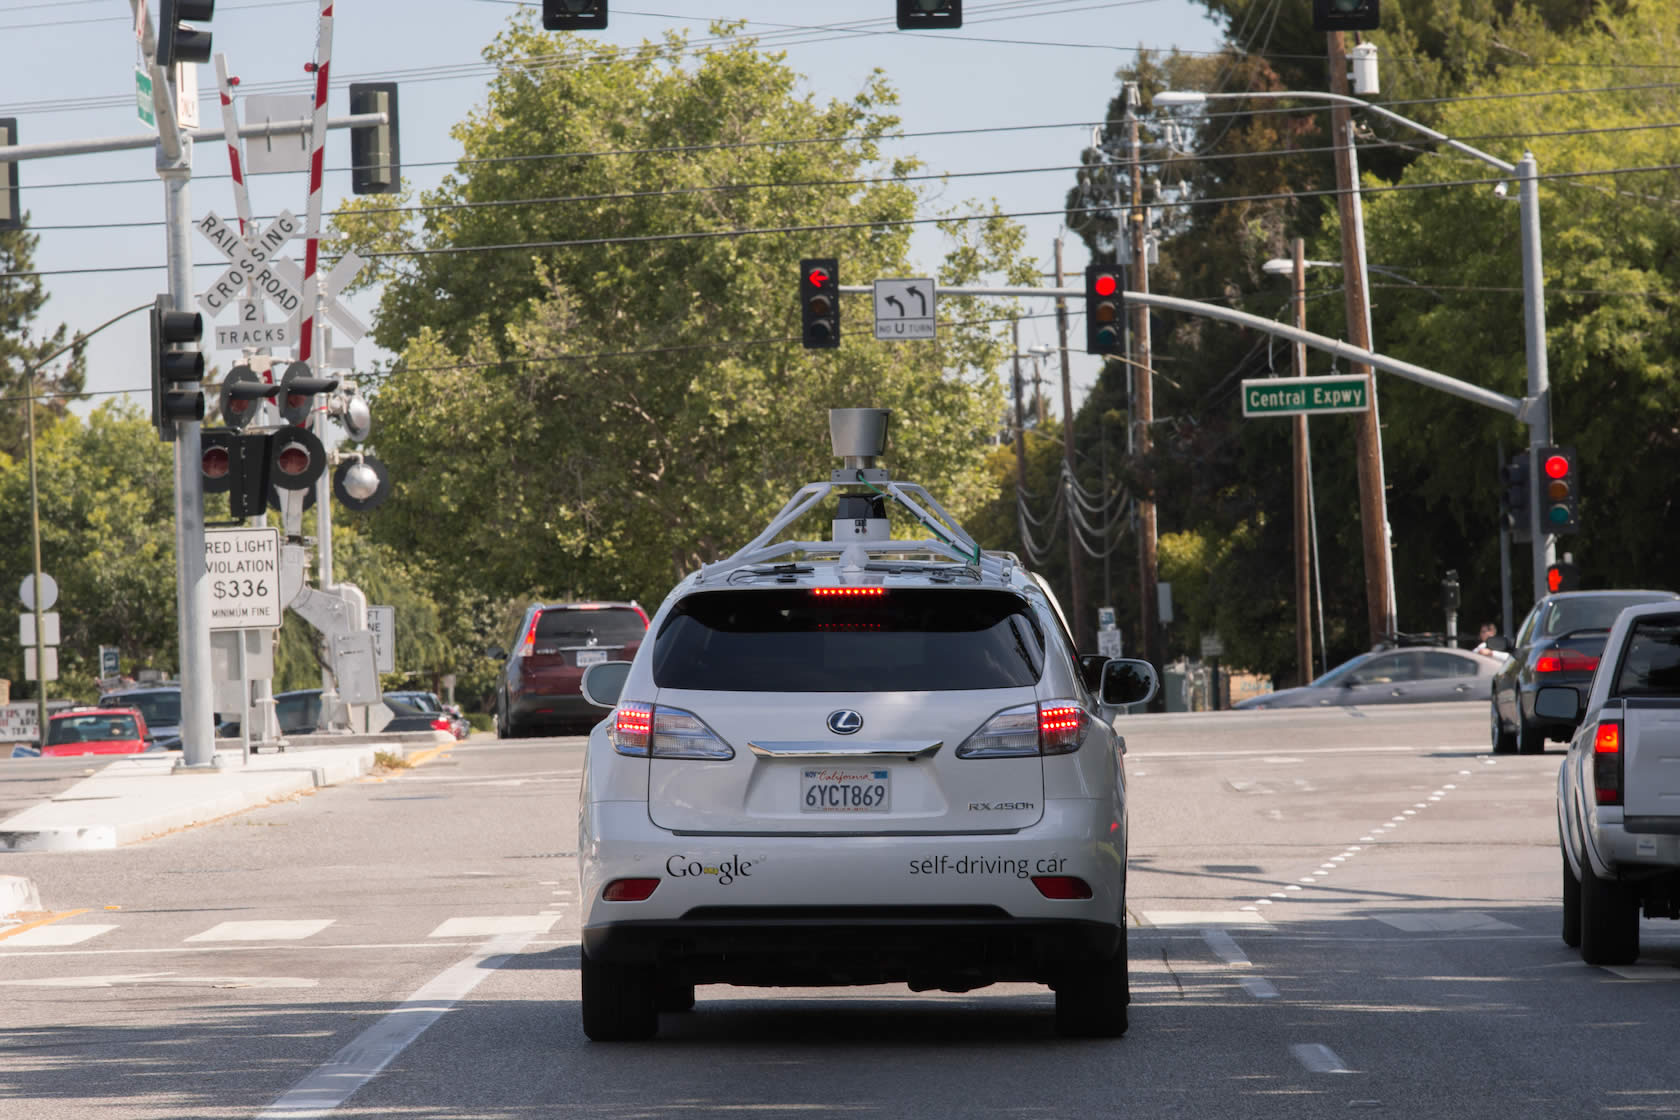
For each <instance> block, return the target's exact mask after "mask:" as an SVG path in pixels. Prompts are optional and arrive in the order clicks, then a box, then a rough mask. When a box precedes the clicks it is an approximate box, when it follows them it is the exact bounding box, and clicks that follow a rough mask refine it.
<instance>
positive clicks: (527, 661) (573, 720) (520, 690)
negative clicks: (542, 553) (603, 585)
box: [490, 602, 648, 739]
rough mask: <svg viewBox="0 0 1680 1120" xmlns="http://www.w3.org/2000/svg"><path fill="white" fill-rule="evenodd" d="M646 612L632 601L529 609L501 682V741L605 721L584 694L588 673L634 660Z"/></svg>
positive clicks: (498, 731)
mask: <svg viewBox="0 0 1680 1120" xmlns="http://www.w3.org/2000/svg"><path fill="white" fill-rule="evenodd" d="M647 625H648V616H647V612H646V611H644V610H642V608H641V607H640V606H639V605H637V604H636V603H634V602H630V603H549V604H537V605H535V606H531V607H527V608H526V610H525V614H524V617H522V618H521V619H520V620H519V630H518V632H517V634H516V635H515V636H514V640H513V650H512V652H511V653H509V652H507V651H504V650H501V649H492V650H491V651H490V655H491V656H492V657H505V658H506V659H507V665H506V666H505V667H504V668H503V669H502V675H501V679H500V681H498V683H497V685H496V734H497V735H499V736H500V737H502V738H504V739H518V738H521V737H523V736H526V735H535V734H538V733H539V732H540V731H542V730H554V731H562V730H566V731H569V730H573V729H580V728H582V727H587V726H589V725H592V724H595V723H598V722H600V719H601V712H600V709H598V708H596V707H595V706H594V705H592V704H590V703H589V701H587V700H585V699H584V698H583V693H582V692H581V691H579V686H580V682H581V681H582V680H583V671H584V670H585V669H587V668H588V667H589V666H591V665H595V664H598V663H600V662H603V661H629V660H630V659H631V658H633V657H635V656H636V651H637V650H638V649H640V648H641V647H642V638H643V637H644V636H645V635H646V634H647Z"/></svg>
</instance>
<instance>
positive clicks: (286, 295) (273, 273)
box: [198, 210, 303, 350]
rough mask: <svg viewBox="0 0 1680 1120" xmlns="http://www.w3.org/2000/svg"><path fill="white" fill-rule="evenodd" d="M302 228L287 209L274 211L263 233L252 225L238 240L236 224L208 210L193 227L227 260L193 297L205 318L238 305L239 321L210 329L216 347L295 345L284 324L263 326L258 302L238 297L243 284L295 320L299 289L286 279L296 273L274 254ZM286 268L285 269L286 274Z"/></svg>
mask: <svg viewBox="0 0 1680 1120" xmlns="http://www.w3.org/2000/svg"><path fill="white" fill-rule="evenodd" d="M302 229H303V223H302V222H301V221H300V220H299V219H298V217H297V215H295V214H293V213H292V212H291V211H290V210H282V211H280V213H279V215H278V216H276V217H275V219H274V220H273V221H272V222H270V223H268V225H267V227H265V228H263V229H258V228H257V227H256V225H255V224H254V223H253V224H252V226H251V229H250V234H249V236H244V237H242V236H240V233H239V229H238V227H237V226H230V225H228V224H227V223H226V222H224V221H222V219H221V218H219V217H217V216H216V212H215V211H213V210H212V211H211V212H210V213H208V214H206V215H205V216H204V219H203V220H202V221H200V222H199V223H198V232H200V233H202V234H203V235H204V236H205V237H206V238H207V239H209V241H210V244H212V245H214V246H215V247H216V248H217V249H218V250H220V252H221V254H222V256H224V257H226V258H227V259H228V268H227V271H226V272H224V273H222V274H221V275H220V276H218V277H216V279H214V280H212V281H211V282H210V286H209V287H208V288H206V289H205V290H204V292H203V293H202V294H201V295H200V296H199V297H198V305H199V306H200V307H202V308H203V309H204V314H205V318H208V319H214V318H215V317H216V316H218V315H220V314H221V313H222V312H223V311H225V310H227V309H228V308H229V307H231V306H233V305H234V304H235V303H237V304H238V305H239V322H238V323H236V324H234V326H232V327H217V328H216V349H218V350H239V349H243V348H244V347H247V346H252V347H265V346H266V347H274V346H291V345H295V338H296V332H295V331H294V330H293V329H292V327H291V324H290V323H288V322H280V323H269V322H265V321H264V320H263V317H262V309H261V301H252V300H246V299H241V298H240V297H241V296H243V295H244V294H245V292H246V291H247V285H249V286H250V287H251V288H254V289H255V290H256V291H257V292H258V293H259V294H260V295H261V296H263V297H265V298H266V299H267V300H268V301H269V302H270V303H273V304H274V306H276V307H278V308H279V309H280V310H281V311H283V312H285V313H286V314H287V315H288V316H291V317H292V318H296V317H297V314H298V312H299V311H300V310H302V308H303V293H302V286H301V285H300V284H298V283H296V282H294V281H293V279H292V277H293V276H295V275H296V274H297V266H296V265H293V264H292V263H291V262H290V261H288V260H286V259H285V258H284V257H280V256H277V255H276V254H277V253H278V252H279V250H280V247H281V246H282V245H284V244H285V243H286V242H288V241H290V240H291V239H292V237H293V236H295V235H296V234H297V233H299V232H300V231H301V230H302ZM287 265H291V267H290V269H289V270H288V269H287V268H286V266H287Z"/></svg>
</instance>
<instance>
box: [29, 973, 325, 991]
mask: <svg viewBox="0 0 1680 1120" xmlns="http://www.w3.org/2000/svg"><path fill="white" fill-rule="evenodd" d="M319 983H320V981H319V980H311V979H309V978H308V977H304V976H180V975H178V974H176V973H173V972H123V973H116V974H113V975H110V976H51V977H48V978H46V979H44V980H0V985H5V986H7V987H16V988H115V987H117V986H119V985H123V986H131V985H140V984H181V985H191V986H193V987H200V988H313V987H315V986H316V985H317V984H319Z"/></svg>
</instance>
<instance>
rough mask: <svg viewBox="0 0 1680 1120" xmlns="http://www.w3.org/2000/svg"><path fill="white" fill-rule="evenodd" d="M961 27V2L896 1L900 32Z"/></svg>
mask: <svg viewBox="0 0 1680 1120" xmlns="http://www.w3.org/2000/svg"><path fill="white" fill-rule="evenodd" d="M961 26H962V0H898V29H899V30H900V31H924V30H926V29H928V28H930V27H961Z"/></svg>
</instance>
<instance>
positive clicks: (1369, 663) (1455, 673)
mask: <svg viewBox="0 0 1680 1120" xmlns="http://www.w3.org/2000/svg"><path fill="white" fill-rule="evenodd" d="M1498 668H1499V666H1498V664H1497V663H1496V662H1495V660H1494V659H1493V658H1491V657H1482V656H1481V655H1479V654H1475V653H1471V652H1470V651H1469V650H1462V649H1452V648H1450V647H1446V646H1412V647H1408V648H1403V649H1376V650H1371V651H1370V652H1368V653H1362V654H1360V655H1359V656H1358V657H1354V658H1350V659H1349V660H1347V661H1344V662H1342V663H1341V664H1340V665H1338V666H1336V667H1335V668H1334V669H1331V670H1330V671H1329V672H1328V673H1325V674H1324V675H1323V676H1321V677H1319V678H1318V679H1317V680H1314V681H1312V682H1310V683H1308V684H1304V685H1301V686H1300V687H1298V688H1283V689H1279V690H1278V691H1276V692H1263V693H1261V694H1260V695H1258V696H1250V697H1248V698H1247V699H1246V700H1239V701H1237V702H1236V703H1235V704H1232V705H1231V707H1232V709H1233V710H1236V711H1253V710H1255V709H1257V708H1335V707H1354V706H1363V705H1369V704H1429V703H1436V702H1440V701H1445V700H1482V701H1485V700H1486V699H1487V698H1488V692H1489V687H1490V685H1491V682H1492V680H1493V674H1494V671H1495V670H1497V669H1498Z"/></svg>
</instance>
